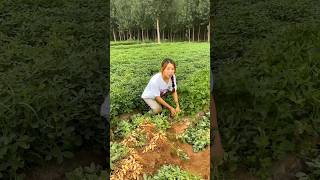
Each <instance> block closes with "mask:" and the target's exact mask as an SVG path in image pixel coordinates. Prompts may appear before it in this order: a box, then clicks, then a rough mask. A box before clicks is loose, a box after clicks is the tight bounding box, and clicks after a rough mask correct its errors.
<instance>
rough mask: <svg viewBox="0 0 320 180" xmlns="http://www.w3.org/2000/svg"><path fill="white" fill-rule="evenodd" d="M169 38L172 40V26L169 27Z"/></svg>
mask: <svg viewBox="0 0 320 180" xmlns="http://www.w3.org/2000/svg"><path fill="white" fill-rule="evenodd" d="M170 40H171V42H172V28H171V29H170Z"/></svg>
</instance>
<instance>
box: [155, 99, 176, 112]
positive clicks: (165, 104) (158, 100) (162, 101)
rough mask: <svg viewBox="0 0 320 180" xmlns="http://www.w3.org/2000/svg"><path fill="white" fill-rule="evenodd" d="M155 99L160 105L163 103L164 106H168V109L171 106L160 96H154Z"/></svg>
mask: <svg viewBox="0 0 320 180" xmlns="http://www.w3.org/2000/svg"><path fill="white" fill-rule="evenodd" d="M156 101H157V102H158V103H160V104H161V105H163V106H164V107H166V108H168V109H169V110H170V109H172V108H173V107H172V106H170V105H169V104H168V103H166V102H165V101H164V100H163V99H162V98H161V97H160V96H156Z"/></svg>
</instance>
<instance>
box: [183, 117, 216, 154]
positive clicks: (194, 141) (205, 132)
mask: <svg viewBox="0 0 320 180" xmlns="http://www.w3.org/2000/svg"><path fill="white" fill-rule="evenodd" d="M178 139H181V140H183V141H184V142H187V143H189V144H191V145H192V148H193V151H194V152H198V151H201V150H203V149H204V148H205V147H206V146H207V145H209V144H210V120H209V117H207V116H203V117H202V118H201V119H200V120H198V121H196V122H195V124H193V125H191V126H189V127H188V128H187V129H186V131H185V132H184V133H183V134H181V135H178Z"/></svg>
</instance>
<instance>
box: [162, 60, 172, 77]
mask: <svg viewBox="0 0 320 180" xmlns="http://www.w3.org/2000/svg"><path fill="white" fill-rule="evenodd" d="M162 74H163V75H164V76H165V77H166V78H171V76H173V75H174V65H173V64H171V63H169V64H168V65H167V67H166V68H164V70H163V71H162Z"/></svg>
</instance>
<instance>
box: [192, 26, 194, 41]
mask: <svg viewBox="0 0 320 180" xmlns="http://www.w3.org/2000/svg"><path fill="white" fill-rule="evenodd" d="M192 42H194V26H192Z"/></svg>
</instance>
